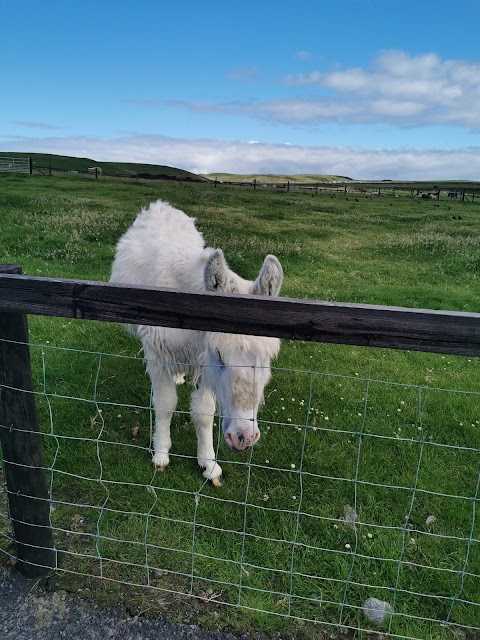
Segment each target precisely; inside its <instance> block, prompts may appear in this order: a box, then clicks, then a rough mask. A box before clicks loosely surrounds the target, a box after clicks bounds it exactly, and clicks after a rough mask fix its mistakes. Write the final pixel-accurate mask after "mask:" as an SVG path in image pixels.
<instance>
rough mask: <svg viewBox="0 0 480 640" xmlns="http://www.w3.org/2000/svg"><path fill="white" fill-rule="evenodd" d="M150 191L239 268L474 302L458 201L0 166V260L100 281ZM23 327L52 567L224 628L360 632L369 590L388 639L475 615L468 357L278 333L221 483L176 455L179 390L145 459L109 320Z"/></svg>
mask: <svg viewBox="0 0 480 640" xmlns="http://www.w3.org/2000/svg"><path fill="white" fill-rule="evenodd" d="M157 198H162V199H165V200H167V201H169V202H170V203H171V204H172V205H174V206H176V207H178V208H180V209H182V210H184V211H185V212H187V213H188V214H189V215H192V216H194V217H195V218H196V219H197V226H198V228H199V229H200V230H201V231H202V232H203V234H204V237H205V240H206V242H207V243H208V244H209V245H210V246H219V247H221V248H222V249H223V250H224V252H225V257H226V259H227V261H228V262H229V265H230V267H231V268H232V269H233V270H235V271H236V272H237V273H239V274H240V275H242V276H244V277H246V278H254V277H255V276H256V274H257V273H258V269H259V267H260V265H261V263H262V261H263V258H264V256H265V254H267V253H273V254H275V255H277V256H278V257H279V259H280V260H281V262H282V265H283V269H284V273H285V278H284V285H283V289H282V295H284V296H288V297H296V298H309V299H317V300H332V301H344V302H359V303H369V304H385V305H397V306H406V307H417V308H431V309H447V310H448V309H450V310H459V311H475V312H478V311H480V303H479V299H480V295H479V294H480V286H479V269H480V253H479V244H480V240H479V235H478V215H479V213H480V205H479V204H477V203H476V202H474V203H469V202H464V203H460V202H452V203H448V202H443V201H439V202H436V201H431V200H412V199H411V198H386V197H385V198H382V197H365V196H359V197H356V198H355V197H351V196H350V197H349V196H348V195H347V196H345V195H343V194H336V195H333V194H331V195H330V194H322V195H318V196H315V195H312V194H309V193H299V192H298V193H297V192H290V193H284V192H281V191H280V190H278V191H266V190H265V191H263V190H257V191H247V190H240V189H228V188H225V187H223V186H219V187H218V188H216V189H212V187H211V186H210V185H204V184H179V183H173V182H172V183H171V182H165V183H163V182H158V183H152V182H150V183H145V182H143V181H138V182H135V183H133V182H126V181H125V182H124V181H121V180H114V179H112V180H110V179H102V180H98V181H92V180H90V179H88V178H83V177H81V176H75V177H71V176H70V177H68V176H64V177H54V178H52V177H50V178H49V177H46V176H45V177H44V176H14V175H8V176H0V234H1V235H0V237H1V242H0V261H1V262H5V263H19V264H22V266H23V269H24V272H26V273H28V274H31V275H42V276H51V277H65V278H81V279H91V280H107V279H108V277H109V274H110V266H111V262H112V259H113V255H114V248H115V244H116V241H117V240H118V238H119V236H120V235H121V234H122V233H123V232H124V231H125V229H126V228H127V227H128V226H129V225H130V224H131V222H132V221H133V220H134V218H135V216H136V214H137V212H138V211H139V210H140V208H141V206H143V205H145V204H147V203H149V202H151V201H153V200H155V199H157ZM29 328H30V341H31V343H32V361H33V366H34V374H35V383H36V390H37V392H38V394H39V395H38V397H37V404H38V409H39V414H40V418H41V424H42V429H43V430H44V432H45V433H46V437H45V457H46V466H47V467H48V468H49V469H51V470H50V472H49V482H51V489H52V497H53V501H54V510H53V511H52V522H53V524H54V526H55V528H56V544H57V547H58V548H59V549H61V550H62V551H63V553H62V557H61V567H62V569H63V570H64V571H65V573H66V576H67V578H68V576H69V575H70V577H71V579H73V581H75V582H77V583H78V581H79V578H78V575H77V574H82V575H83V576H85V585H87V586H88V588H89V589H93V590H95V592H96V594H97V597H99V598H101V599H104V598H107V595H108V596H109V597H110V598H111V600H110V601H115V600H118V599H121V598H123V599H125V598H126V599H128V600H129V606H131V607H132V608H133V609H134V610H136V611H137V612H148V613H150V614H153V615H155V614H161V613H163V612H164V611H166V610H168V611H169V615H170V616H173V617H175V616H176V617H177V618H179V619H188V618H189V616H191V615H194V616H195V618H194V619H191V618H190V620H191V621H192V622H197V621H201V622H203V623H204V624H207V625H210V626H224V627H230V628H234V629H237V630H238V629H243V628H249V627H253V628H256V629H261V630H264V631H272V630H282V632H283V633H285V634H287V633H291V634H292V636H295V634H299V633H304V634H305V635H306V636H307V637H319V638H321V637H323V635H322V634H323V633H326V634H327V637H328V634H329V633H335V629H336V627H337V625H341V626H345V627H352V628H360V629H368V628H370V627H369V624H370V623H368V621H366V619H365V617H364V616H363V614H362V612H361V610H360V607H361V604H362V603H363V601H364V600H365V599H366V598H368V597H372V596H373V597H377V598H379V599H381V600H387V601H388V602H390V603H391V604H392V606H393V609H394V615H393V616H392V618H391V619H390V620H388V621H387V622H386V623H385V624H384V625H383V627H380V630H382V631H389V632H390V633H391V634H392V636H393V637H410V638H422V639H423V638H428V639H430V638H431V639H432V640H433V639H436V638H439V639H440V638H456V637H458V631H459V629H461V628H462V627H466V628H469V627H470V628H475V629H477V628H478V626H480V625H479V623H478V619H479V611H480V598H479V593H480V588H479V580H480V578H479V573H480V570H479V565H480V526H479V523H478V516H477V518H476V512H475V509H476V508H477V510H478V506H477V505H478V497H479V494H478V491H479V487H478V482H479V480H478V470H479V455H480V454H479V449H480V396H479V395H478V392H479V383H480V367H479V362H478V360H476V359H475V358H466V357H455V356H444V355H433V354H422V353H413V352H401V351H393V350H384V349H367V348H360V347H350V346H340V345H332V344H329V345H327V344H311V343H303V342H293V341H292V342H288V341H284V342H283V344H282V349H281V352H280V357H279V358H278V360H277V361H276V362H275V363H274V368H273V378H272V381H271V382H270V384H269V386H268V387H267V389H266V394H265V395H266V404H265V406H264V407H263V409H262V410H261V412H260V414H259V426H260V430H261V431H262V437H261V439H260V441H259V442H258V444H257V445H256V446H255V447H254V449H252V450H250V451H248V452H245V453H241V454H238V453H232V452H230V451H229V450H228V449H227V448H226V446H225V445H224V444H223V443H222V442H221V439H220V438H218V445H217V446H218V459H219V460H220V461H221V464H222V468H223V469H224V472H225V475H226V480H227V481H226V484H225V486H224V487H222V488H220V489H218V488H214V487H212V486H210V485H208V484H205V483H204V482H203V478H202V476H201V472H200V470H199V468H198V466H197V463H196V460H195V434H194V430H193V427H192V425H191V424H190V422H189V416H188V413H187V408H188V406H187V403H186V398H187V395H188V394H187V390H186V389H184V388H181V387H180V389H179V391H180V394H179V395H180V403H179V411H177V414H176V416H175V418H174V422H173V429H172V435H173V438H172V440H173V449H172V455H171V464H170V466H169V467H168V468H167V469H166V470H165V472H164V473H161V474H159V473H155V472H154V470H153V467H152V466H151V463H150V459H149V454H148V451H147V449H148V447H149V438H150V427H151V425H150V421H151V415H152V414H151V406H150V405H151V399H150V388H149V381H148V378H147V376H146V375H145V373H144V365H143V362H142V360H141V355H139V353H138V349H139V344H138V343H137V342H135V341H134V340H133V339H132V338H131V337H129V336H128V335H127V334H126V333H125V332H124V331H123V330H122V328H121V327H119V326H113V325H109V324H106V323H96V322H84V321H73V320H65V319H53V318H42V317H34V316H31V317H30V318H29ZM35 345H37V346H35ZM99 354H102V355H99ZM216 424H217V426H218V420H216ZM216 435H217V436H218V431H217V432H216ZM106 441H108V444H106V443H105V442H106ZM2 500H3V498H2V496H1V495H0V507H1V509H0V511H2V512H4V502H3V501H2ZM352 514H353V515H352ZM432 516H433V517H434V518H433V519H432ZM0 527H1V529H2V530H6V527H7V522H6V521H5V519H4V518H2V519H0ZM4 540H5V539H4V538H0V546H1V548H2V549H4V550H7V551H9V552H11V549H10V548H9V547H8V543H7V542H5V541H4ZM6 557H7V556H6V555H4V554H0V561H2V562H3V559H2V558H6ZM69 572H71V574H70V573H69ZM91 576H102V577H103V578H105V580H96V579H93V578H91ZM125 583H127V585H128V586H127V587H125ZM137 585H139V586H137ZM181 594H190V595H194V596H196V600H194V599H190V600H182V599H181ZM132 603H134V604H132ZM194 603H198V604H194ZM220 603H225V604H226V605H232V606H230V607H228V608H227V607H225V606H222V605H221V604H220ZM186 608H188V609H189V611H190V613H188V614H187V613H183V611H184V610H185V609H186ZM192 611H194V614H192V613H191V612H192ZM222 621H223V622H222ZM314 622H318V624H317V625H316V626H314V625H313V623H314ZM442 623H445V624H442ZM361 633H362V632H360V636H361ZM472 637H473V636H472Z"/></svg>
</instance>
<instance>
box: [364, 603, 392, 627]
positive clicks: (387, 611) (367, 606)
mask: <svg viewBox="0 0 480 640" xmlns="http://www.w3.org/2000/svg"><path fill="white" fill-rule="evenodd" d="M362 611H363V614H364V615H365V617H366V618H368V620H369V621H370V622H375V623H376V624H383V623H384V622H385V621H386V620H388V618H389V617H390V616H391V614H392V613H393V609H392V606H391V605H390V604H389V603H388V602H385V601H384V600H378V599H377V598H367V600H365V602H364V603H363V604H362Z"/></svg>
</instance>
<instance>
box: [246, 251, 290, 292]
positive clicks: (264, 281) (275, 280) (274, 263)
mask: <svg viewBox="0 0 480 640" xmlns="http://www.w3.org/2000/svg"><path fill="white" fill-rule="evenodd" d="M282 282H283V269H282V265H281V264H280V261H279V260H278V258H276V257H275V256H272V255H268V256H267V257H266V258H265V260H264V261H263V265H262V268H261V269H260V273H259V274H258V278H257V279H256V280H255V282H254V283H253V287H252V293H253V294H254V295H257V296H278V294H279V293H280V288H281V286H282Z"/></svg>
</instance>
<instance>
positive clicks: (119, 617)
mask: <svg viewBox="0 0 480 640" xmlns="http://www.w3.org/2000/svg"><path fill="white" fill-rule="evenodd" d="M0 638H1V639H2V640H32V638H35V640H57V639H60V638H68V640H97V639H98V640H100V639H101V640H116V639H117V638H118V640H120V639H122V640H147V639H150V638H151V639H152V640H153V639H155V640H159V638H160V639H161V640H193V639H195V640H196V639H198V640H247V638H248V640H252V636H251V635H249V636H233V635H231V634H224V633H221V632H218V631H203V630H202V629H200V628H199V627H197V626H196V625H185V624H178V625H177V624H172V623H169V622H165V621H162V620H160V619H155V620H149V619H145V618H141V617H131V616H128V615H127V614H122V613H120V612H117V611H115V610H112V609H110V610H104V609H101V608H100V607H98V605H96V604H95V603H92V602H89V601H85V600H82V599H81V598H79V597H77V596H74V595H71V594H68V593H67V592H66V591H54V592H48V591H44V590H43V589H40V588H39V587H38V586H37V585H36V582H35V581H32V580H27V579H25V578H23V577H22V576H21V575H20V574H19V573H18V572H16V571H11V570H9V569H6V568H4V567H0Z"/></svg>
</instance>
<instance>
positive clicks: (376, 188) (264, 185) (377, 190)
mask: <svg viewBox="0 0 480 640" xmlns="http://www.w3.org/2000/svg"><path fill="white" fill-rule="evenodd" d="M34 171H35V172H38V173H41V174H43V175H49V176H51V175H53V174H54V173H68V174H70V175H78V174H81V175H88V176H92V177H93V176H95V179H98V178H101V177H109V178H127V179H135V180H139V179H141V180H168V181H174V182H180V183H182V182H192V183H194V182H195V183H196V182H198V183H202V184H205V185H210V186H213V187H214V188H215V189H216V188H217V187H218V188H227V187H232V188H235V187H237V188H247V189H253V190H256V189H275V190H279V191H285V192H290V191H307V192H309V193H311V194H312V195H321V194H322V192H323V193H327V192H328V193H330V194H332V193H336V194H337V193H338V194H344V195H348V194H350V195H366V196H372V195H377V196H391V197H395V196H398V195H399V193H398V192H403V193H405V192H407V193H409V194H410V196H411V197H412V198H422V199H432V200H438V199H440V197H441V195H442V193H443V194H445V195H446V196H447V198H448V199H449V200H460V201H461V202H464V201H465V200H466V201H469V200H470V199H471V201H472V202H473V201H474V200H475V197H476V198H477V199H478V198H480V181H472V180H469V181H466V180H457V181H441V182H432V181H414V180H407V181H394V180H369V181H357V180H348V181H347V180H345V181H339V180H331V181H328V182H320V181H319V182H295V181H290V180H287V181H283V182H273V181H268V182H267V181H264V180H259V179H256V178H254V179H253V180H243V181H233V180H219V179H218V178H214V179H213V180H212V179H200V178H198V179H195V178H194V177H191V176H176V175H169V174H166V173H148V172H142V171H131V172H129V173H121V172H109V171H104V169H103V168H101V167H90V168H87V169H65V168H63V169H62V168H60V167H54V166H52V165H51V164H50V165H48V166H37V165H36V164H35V163H34V162H32V159H31V158H3V157H0V172H10V173H30V174H31V173H33V172H34Z"/></svg>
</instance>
